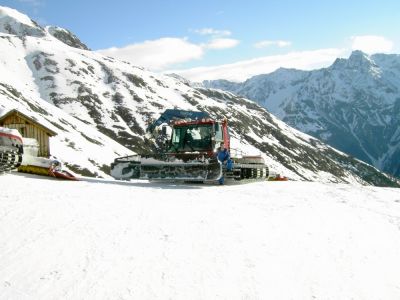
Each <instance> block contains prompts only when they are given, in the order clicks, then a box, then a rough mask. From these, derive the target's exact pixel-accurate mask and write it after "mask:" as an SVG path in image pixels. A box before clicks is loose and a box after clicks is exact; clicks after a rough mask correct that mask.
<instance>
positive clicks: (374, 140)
mask: <svg viewBox="0 0 400 300" xmlns="http://www.w3.org/2000/svg"><path fill="white" fill-rule="evenodd" d="M203 85H204V86H205V87H209V88H219V89H223V90H227V91H231V92H233V93H235V94H238V95H240V96H243V97H247V98H249V99H252V100H254V101H255V102H256V103H258V104H260V105H261V106H263V107H265V108H267V109H268V110H269V111H270V112H271V113H273V114H274V115H276V116H278V117H279V118H280V119H281V120H283V121H284V122H286V123H288V124H290V125H291V126H293V127H295V128H297V129H299V130H300V131H302V132H305V133H307V134H310V135H312V136H314V137H316V138H319V139H321V140H323V141H324V142H326V143H328V144H330V145H332V146H333V147H335V148H338V149H340V150H341V151H343V152H345V153H349V154H351V155H353V156H355V157H357V158H359V159H361V160H363V161H365V162H367V163H370V164H373V165H374V166H375V167H377V168H379V169H381V170H383V171H385V172H388V173H391V174H393V175H395V176H400V166H399V163H398V161H397V157H398V156H399V155H400V139H399V134H400V133H399V131H398V129H397V128H398V127H399V126H400V118H399V107H400V89H399V86H400V55H398V54H374V55H367V54H365V53H363V52H361V51H359V50H357V51H353V52H352V54H351V55H350V57H349V58H348V59H344V58H338V59H336V61H335V62H334V63H333V64H332V65H331V66H330V67H327V68H323V69H319V70H313V71H299V70H290V69H279V70H277V71H275V72H273V73H270V74H262V75H257V76H254V77H252V78H250V79H248V80H246V81H245V82H243V83H233V82H227V81H225V80H223V81H204V82H203Z"/></svg>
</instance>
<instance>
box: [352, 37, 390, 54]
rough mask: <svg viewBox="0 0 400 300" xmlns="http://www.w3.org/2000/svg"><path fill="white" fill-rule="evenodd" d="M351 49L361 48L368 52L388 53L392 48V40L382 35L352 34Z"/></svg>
mask: <svg viewBox="0 0 400 300" xmlns="http://www.w3.org/2000/svg"><path fill="white" fill-rule="evenodd" d="M351 41H352V46H351V48H352V50H361V51H363V52H365V53H368V54H373V53H388V52H391V51H392V50H393V46H394V45H393V42H392V41H390V40H388V39H386V38H385V37H383V36H376V35H363V36H353V37H352V38H351Z"/></svg>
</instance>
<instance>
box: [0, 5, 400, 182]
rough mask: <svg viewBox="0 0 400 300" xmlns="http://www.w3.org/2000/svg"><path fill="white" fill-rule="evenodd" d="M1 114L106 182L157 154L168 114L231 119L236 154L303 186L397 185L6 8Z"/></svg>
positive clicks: (237, 105) (252, 107)
mask: <svg viewBox="0 0 400 300" xmlns="http://www.w3.org/2000/svg"><path fill="white" fill-rule="evenodd" d="M0 53H1V56H0V110H1V112H0V113H2V114H4V113H6V112H7V111H8V110H10V109H13V108H18V109H19V110H21V111H22V112H23V113H24V114H26V115H28V116H30V117H32V118H34V119H37V120H39V121H40V122H43V124H44V125H45V126H47V127H48V128H50V129H52V130H53V131H55V132H57V133H58V135H57V136H56V137H53V138H51V151H52V154H53V155H55V156H57V157H58V158H59V159H61V160H63V161H64V162H65V163H66V165H67V166H68V167H69V168H70V169H72V170H73V171H75V172H77V173H80V174H84V175H90V176H102V177H107V173H108V171H109V165H110V163H111V162H112V161H113V159H114V158H115V157H118V156H121V155H127V154H130V153H133V152H140V153H141V152H150V151H152V149H153V148H154V141H153V140H152V139H151V138H150V137H149V136H148V135H146V128H147V127H148V126H149V125H150V124H151V123H152V122H153V121H154V120H156V119H157V118H158V117H159V115H160V114H161V113H162V112H163V111H164V110H165V109H167V108H180V109H186V110H200V111H207V112H208V113H209V114H210V115H211V116H212V117H215V118H218V119H220V118H222V117H224V116H226V117H227V118H228V120H229V124H230V127H231V134H232V146H233V147H235V148H240V149H241V150H243V151H245V152H247V153H249V154H259V153H261V154H262V155H263V156H264V157H265V159H266V162H267V163H268V164H269V166H270V167H271V168H272V169H274V170H276V171H277V172H279V173H282V174H284V175H286V176H288V177H290V178H292V179H297V180H317V181H330V182H352V183H361V184H374V185H396V186H398V184H399V183H398V182H397V181H395V180H394V179H392V178H390V177H388V176H386V175H384V174H382V173H380V172H379V171H378V170H377V169H375V168H373V167H371V166H369V165H367V164H365V163H362V162H360V161H358V160H356V159H353V158H351V157H349V156H347V155H345V154H343V153H341V152H339V151H337V150H335V149H333V148H331V147H328V146H327V145H325V144H324V143H322V142H321V141H319V140H317V139H315V138H312V137H310V136H308V135H306V134H303V133H301V132H299V131H297V130H295V129H293V128H291V127H289V126H288V125H286V124H285V123H283V122H281V121H279V120H278V119H277V118H275V117H274V116H273V115H271V114H270V113H269V112H268V111H266V110H265V109H264V108H262V107H260V106H259V105H256V104H254V102H252V101H249V100H247V99H244V98H242V97H238V96H236V95H234V94H232V93H229V92H221V91H218V90H214V89H208V88H201V87H196V88H193V87H191V85H190V83H188V82H187V81H186V80H184V79H181V78H179V77H177V76H167V75H160V74H156V73H152V72H149V71H147V70H144V69H143V68H140V67H136V66H133V65H131V64H129V63H127V62H123V61H118V60H116V59H113V58H110V57H105V56H103V55H100V54H99V53H96V52H92V51H90V50H88V48H87V47H86V46H85V44H84V43H82V42H81V41H80V40H79V39H78V38H77V37H76V36H75V35H74V34H72V33H71V32H69V31H68V30H64V29H62V28H58V27H46V28H42V27H40V26H38V25H37V24H36V23H35V22H34V21H32V20H30V19H29V18H28V17H27V16H25V15H23V14H21V13H19V12H17V11H15V10H13V9H10V8H6V7H1V8H0Z"/></svg>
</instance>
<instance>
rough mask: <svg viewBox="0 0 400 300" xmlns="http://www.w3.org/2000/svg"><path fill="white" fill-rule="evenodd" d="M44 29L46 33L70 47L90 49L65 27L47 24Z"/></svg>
mask: <svg viewBox="0 0 400 300" xmlns="http://www.w3.org/2000/svg"><path fill="white" fill-rule="evenodd" d="M46 29H47V32H48V33H50V34H51V35H52V36H54V37H55V38H56V39H58V40H59V41H61V42H63V43H64V44H66V45H68V46H70V47H74V48H77V49H82V50H90V49H89V48H88V47H87V46H86V45H85V44H84V43H82V42H81V40H80V39H79V38H78V37H77V36H76V35H74V34H73V33H72V32H71V31H69V30H67V29H64V28H61V27H58V26H48V27H46Z"/></svg>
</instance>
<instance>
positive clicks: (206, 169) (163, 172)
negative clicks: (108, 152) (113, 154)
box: [111, 155, 222, 182]
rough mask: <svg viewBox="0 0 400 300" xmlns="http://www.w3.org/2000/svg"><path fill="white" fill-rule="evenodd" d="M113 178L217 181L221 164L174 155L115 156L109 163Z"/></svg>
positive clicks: (213, 160) (214, 161) (220, 174)
mask: <svg viewBox="0 0 400 300" xmlns="http://www.w3.org/2000/svg"><path fill="white" fill-rule="evenodd" d="M111 176H113V177H114V178H115V179H123V180H129V179H148V180H168V181H169V180H173V181H199V182H212V181H218V179H220V178H221V176H222V166H221V163H220V162H218V160H217V159H214V158H208V159H193V160H189V161H183V160H181V159H177V158H174V157H165V156H162V155H160V156H158V157H154V156H153V157H141V156H139V155H134V156H127V157H121V158H117V159H116V160H115V161H114V163H113V164H112V165H111Z"/></svg>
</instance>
